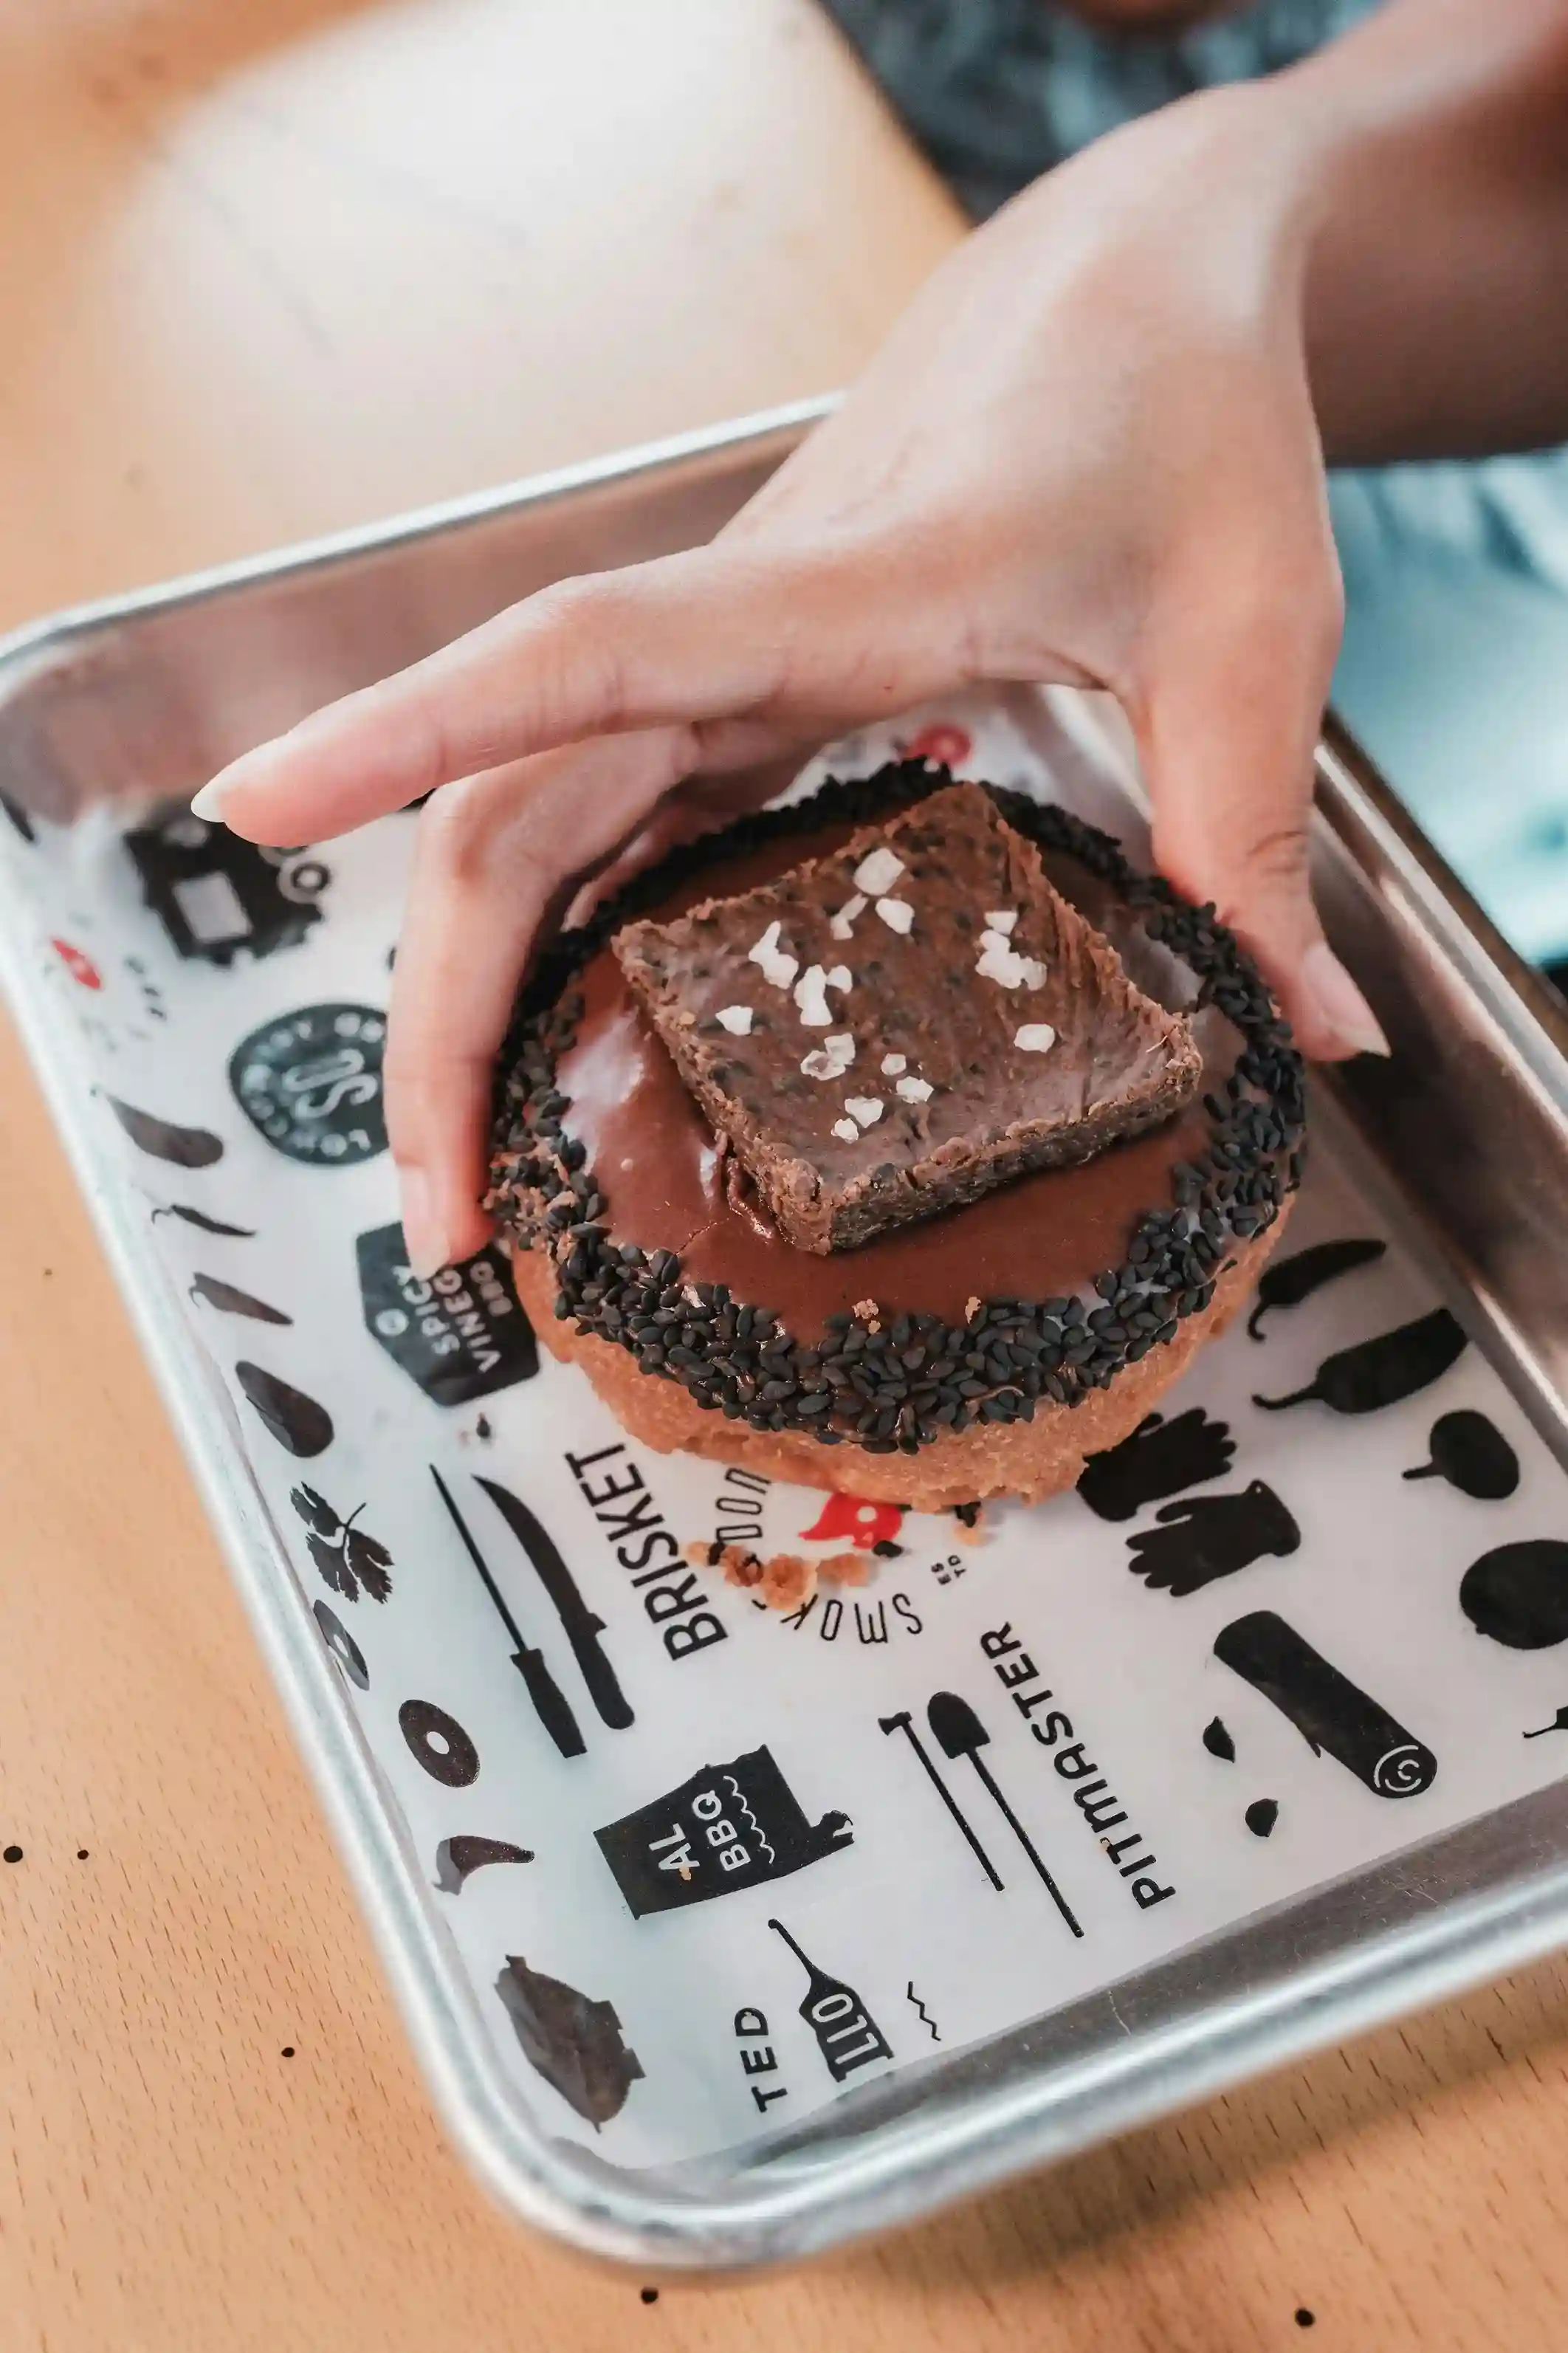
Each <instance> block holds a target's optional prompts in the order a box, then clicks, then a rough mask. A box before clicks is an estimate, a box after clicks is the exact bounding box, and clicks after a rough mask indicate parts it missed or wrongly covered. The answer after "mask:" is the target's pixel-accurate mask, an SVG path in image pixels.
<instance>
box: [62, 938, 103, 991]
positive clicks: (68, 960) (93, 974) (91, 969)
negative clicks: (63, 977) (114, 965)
mask: <svg viewBox="0 0 1568 2353" xmlns="http://www.w3.org/2000/svg"><path fill="white" fill-rule="evenodd" d="M49 945H50V947H52V948H53V950H54V952H55V954H56V955H58V958H59V960H60V962H61V963H62V964H63V965H64V966H65V968H66V970H67V971H68V973H69V975H70V976H71V978H72V979H73V980H74V981H75V982H76V983H77V984H78V986H79V987H81V988H101V987H103V976H102V974H101V973H100V971H99V969H98V966H97V965H95V964H94V962H93V960H92V958H91V957H90V956H89V955H83V954H82V952H81V950H80V948H73V947H72V945H71V944H70V942H69V940H51V941H50V942H49Z"/></svg>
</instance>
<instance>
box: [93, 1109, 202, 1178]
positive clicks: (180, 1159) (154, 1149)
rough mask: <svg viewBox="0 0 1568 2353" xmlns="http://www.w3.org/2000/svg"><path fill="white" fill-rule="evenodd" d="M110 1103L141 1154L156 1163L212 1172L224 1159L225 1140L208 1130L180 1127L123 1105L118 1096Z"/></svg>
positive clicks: (170, 1121) (149, 1113)
mask: <svg viewBox="0 0 1568 2353" xmlns="http://www.w3.org/2000/svg"><path fill="white" fill-rule="evenodd" d="M107 1101H108V1103H109V1108H110V1111H111V1112H112V1113H114V1116H115V1118H116V1119H117V1120H118V1121H119V1122H120V1124H121V1127H122V1128H123V1129H124V1130H125V1133H126V1134H127V1135H128V1136H129V1137H130V1138H131V1141H132V1144H133V1145H135V1146H136V1149H137V1150H138V1152H146V1153H150V1154H151V1155H152V1156H153V1159H154V1160H172V1161H173V1162H174V1166H175V1167H176V1168H210V1167H211V1166H212V1165H213V1162H214V1161H215V1160H221V1159H222V1158H223V1138H222V1137H221V1136H219V1135H211V1134H208V1133H207V1130H206V1129H205V1127H176V1126H175V1125H174V1122H173V1121H172V1120H167V1119H160V1118H158V1116H157V1114H156V1113H153V1112H150V1111H138V1109H137V1108H136V1105H135V1104H134V1103H121V1100H120V1097H119V1096H118V1095H110V1096H109V1097H108V1098H107Z"/></svg>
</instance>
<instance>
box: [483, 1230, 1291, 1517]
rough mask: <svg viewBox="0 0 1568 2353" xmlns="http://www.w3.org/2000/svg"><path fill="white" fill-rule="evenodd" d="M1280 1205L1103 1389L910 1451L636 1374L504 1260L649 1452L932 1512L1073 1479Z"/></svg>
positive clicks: (1229, 1283) (1192, 1348)
mask: <svg viewBox="0 0 1568 2353" xmlns="http://www.w3.org/2000/svg"><path fill="white" fill-rule="evenodd" d="M1289 1209H1290V1204H1289V1201H1287V1202H1286V1203H1285V1205H1284V1208H1282V1209H1281V1211H1280V1213H1279V1217H1278V1218H1277V1219H1275V1221H1274V1223H1273V1225H1272V1226H1270V1228H1269V1229H1268V1232H1267V1233H1265V1234H1259V1235H1258V1237H1257V1238H1256V1239H1255V1240H1252V1241H1244V1242H1237V1244H1236V1246H1235V1263H1234V1265H1233V1266H1232V1267H1231V1268H1230V1270H1229V1271H1228V1272H1226V1273H1224V1274H1222V1275H1221V1276H1220V1278H1219V1280H1218V1282H1216V1283H1215V1293H1214V1297H1213V1299H1212V1300H1211V1301H1210V1303H1209V1304H1208V1306H1207V1307H1206V1308H1205V1311H1204V1313H1203V1314H1201V1315H1189V1316H1187V1317H1186V1318H1185V1319H1184V1322H1183V1323H1182V1324H1181V1325H1180V1327H1179V1329H1178V1330H1177V1333H1176V1335H1175V1337H1174V1339H1173V1340H1169V1341H1167V1342H1166V1343H1165V1344H1164V1345H1163V1347H1157V1348H1151V1350H1150V1351H1149V1354H1148V1355H1147V1356H1142V1357H1141V1358H1140V1359H1139V1361H1138V1362H1137V1364H1135V1365H1127V1366H1124V1367H1123V1368H1122V1370H1121V1372H1120V1373H1118V1374H1117V1376H1116V1377H1115V1379H1114V1380H1113V1381H1112V1382H1111V1384H1110V1388H1104V1389H1092V1390H1091V1391H1090V1392H1089V1396H1088V1397H1086V1398H1084V1399H1083V1401H1082V1403H1081V1404H1079V1405H1076V1406H1065V1405H1053V1404H1052V1403H1051V1402H1050V1401H1049V1399H1047V1398H1042V1399H1041V1400H1040V1402H1039V1403H1038V1404H1037V1406H1036V1408H1035V1418H1034V1419H1033V1421H1013V1422H1002V1421H982V1422H975V1423H973V1424H972V1425H971V1427H970V1428H969V1429H968V1430H943V1431H942V1433H941V1435H940V1436H939V1437H937V1438H935V1439H933V1440H931V1444H930V1445H929V1446H922V1447H921V1450H920V1452H919V1453H918V1454H868V1453H867V1451H866V1450H865V1448H864V1447H862V1446H857V1445H855V1444H854V1443H853V1442H852V1441H849V1440H847V1441H846V1442H845V1443H844V1444H843V1445H842V1446H823V1445H821V1444H820V1443H819V1442H818V1441H817V1440H816V1439H811V1438H804V1437H797V1436H796V1435H795V1433H794V1432H793V1431H788V1430H752V1428H751V1426H750V1424H749V1423H747V1422H743V1421H728V1420H726V1419H725V1418H724V1416H723V1415H722V1414H721V1413H716V1412H714V1411H713V1410H712V1409H710V1407H707V1406H700V1405H699V1404H698V1403H697V1401H696V1399H695V1398H692V1397H691V1396H689V1393H688V1392H687V1391H686V1390H685V1389H684V1388H682V1387H681V1386H680V1384H679V1381H672V1380H666V1379H664V1378H663V1377H661V1376H660V1375H659V1374H658V1373H645V1372H644V1371H643V1370H642V1368H641V1366H639V1365H638V1363H637V1359H636V1357H635V1356H632V1355H631V1353H630V1352H629V1350H627V1349H626V1348H618V1347H616V1345H615V1344H614V1342H613V1341H610V1340H602V1339H600V1338H599V1336H598V1335H597V1334H596V1333H592V1332H579V1331H577V1330H576V1328H575V1326H574V1325H573V1324H569V1323H564V1322H557V1320H556V1315H555V1297H556V1287H555V1271H554V1269H553V1267H552V1265H551V1263H550V1261H549V1260H548V1259H547V1258H546V1257H545V1256H544V1255H543V1253H542V1252H541V1251H538V1250H522V1249H518V1248H514V1249H513V1250H512V1269H513V1272H514V1274H515V1276H516V1280H517V1292H518V1297H519V1298H520V1299H521V1302H522V1304H523V1306H524V1307H525V1308H526V1310H527V1312H528V1314H529V1316H530V1317H531V1321H532V1324H533V1327H534V1330H535V1331H536V1332H537V1333H538V1335H539V1337H540V1339H541V1340H542V1342H543V1344H544V1345H545V1346H546V1347H547V1348H548V1349H549V1350H550V1352H551V1354H552V1356H558V1357H559V1358H560V1359H561V1361H562V1363H563V1364H568V1365H580V1366H582V1368H583V1370H584V1372H585V1373H586V1374H587V1376H588V1378H589V1380H590V1381H591V1382H592V1383H593V1385H594V1388H595V1389H596V1390H597V1392H598V1394H599V1396H600V1397H601V1398H603V1399H604V1401H605V1404H606V1405H607V1406H608V1407H609V1409H610V1411H611V1412H612V1413H613V1414H614V1415H615V1417H616V1420H617V1421H618V1422H619V1423H620V1424H621V1426H622V1427H623V1429H625V1430H626V1431H627V1432H628V1433H629V1434H630V1436H632V1437H633V1438H635V1439H637V1440H638V1441H639V1442H640V1443H641V1444H642V1445H644V1446H650V1447H652V1448H653V1450H654V1451H655V1452H656V1453H658V1454H674V1453H678V1452H685V1453H688V1454H700V1455H703V1456H706V1457H707V1459H708V1460H709V1461H714V1462H739V1463H741V1464H742V1465H743V1466H744V1467H745V1469H747V1470H748V1471H755V1472H759V1473H760V1474H761V1475H762V1476H763V1477H764V1478H768V1479H783V1480H787V1481H790V1482H793V1483H794V1484H795V1485H796V1486H801V1487H826V1488H829V1489H836V1490H837V1492H838V1493H840V1494H846V1495H858V1496H863V1497H864V1498H865V1499H866V1500H867V1501H868V1503H886V1504H903V1505H904V1507H905V1509H906V1510H908V1511H911V1512H938V1511H942V1510H943V1509H945V1507H946V1506H947V1505H948V1504H968V1503H973V1502H974V1501H975V1500H976V1499H977V1498H982V1497H984V1496H987V1495H1018V1496H1021V1497H1022V1498H1023V1499H1024V1500H1025V1501H1026V1503H1037V1502H1038V1501H1039V1500H1040V1498H1041V1497H1042V1496H1045V1495H1057V1494H1060V1493H1061V1492H1062V1491H1063V1489H1064V1488H1068V1487H1076V1486H1077V1484H1078V1482H1079V1476H1080V1474H1081V1472H1082V1470H1083V1466H1084V1462H1085V1460H1086V1458H1087V1457H1088V1456H1089V1455H1090V1454H1102V1453H1103V1452H1104V1451H1105V1450H1106V1448H1107V1447H1110V1446H1118V1445H1120V1444H1121V1440H1123V1439H1124V1438H1131V1435H1132V1432H1133V1431H1134V1430H1136V1429H1137V1427H1138V1425H1139V1423H1140V1422H1141V1421H1142V1420H1143V1419H1144V1417H1145V1416H1146V1415H1147V1414H1150V1413H1152V1411H1153V1409H1154V1408H1155V1406H1156V1405H1158V1403H1159V1401H1160V1399H1161V1398H1163V1396H1164V1394H1165V1392H1166V1390H1167V1389H1168V1388H1171V1387H1172V1386H1173V1383H1174V1382H1176V1381H1178V1380H1179V1379H1180V1378H1181V1377H1182V1375H1183V1374H1184V1372H1185V1371H1186V1369H1187V1366H1189V1365H1190V1364H1191V1363H1192V1361H1193V1358H1194V1356H1196V1354H1197V1352H1198V1350H1199V1349H1200V1348H1201V1347H1202V1346H1203V1345H1204V1343H1205V1340H1208V1339H1211V1338H1212V1337H1213V1336H1214V1335H1215V1333H1218V1332H1223V1331H1224V1330H1225V1328H1226V1324H1228V1323H1229V1322H1230V1321H1231V1318H1232V1317H1233V1316H1234V1315H1235V1314H1236V1312H1237V1308H1238V1307H1240V1306H1241V1305H1242V1304H1243V1303H1244V1301H1245V1300H1246V1299H1247V1294H1248V1293H1249V1292H1250V1291H1251V1290H1252V1288H1253V1285H1254V1284H1255V1283H1256V1282H1257V1281H1258V1276H1259V1275H1260V1274H1261V1273H1262V1271H1263V1268H1264V1266H1265V1264H1266V1262H1267V1261H1268V1257H1269V1255H1270V1253H1271V1251H1272V1250H1273V1249H1274V1246H1275V1244H1276V1243H1277V1242H1278V1240H1279V1236H1280V1234H1281V1232H1282V1231H1283V1230H1284V1226H1285V1221H1286V1219H1287V1218H1288V1216H1289Z"/></svg>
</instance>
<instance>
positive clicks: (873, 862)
mask: <svg viewBox="0 0 1568 2353" xmlns="http://www.w3.org/2000/svg"><path fill="white" fill-rule="evenodd" d="M903 871H904V861H903V860H902V859H901V858H900V856H899V855H898V852H897V851H896V850H892V849H888V847H887V846H886V844H885V843H884V845H883V846H882V848H881V849H873V850H869V851H868V853H867V855H866V856H865V857H864V858H863V859H862V860H860V863H859V865H858V867H857V868H856V869H855V887H856V889H857V890H858V891H868V892H870V894H871V896H872V898H873V899H875V898H878V897H879V896H880V894H881V892H884V891H890V890H891V889H892V887H893V884H894V883H895V882H896V881H898V879H899V877H900V874H901V873H902V872H903Z"/></svg>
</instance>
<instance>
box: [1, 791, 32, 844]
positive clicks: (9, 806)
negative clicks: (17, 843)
mask: <svg viewBox="0 0 1568 2353" xmlns="http://www.w3.org/2000/svg"><path fill="white" fill-rule="evenodd" d="M0 810H4V812H5V815H6V817H8V818H10V820H11V823H12V824H13V825H14V826H15V827H16V831H17V832H18V833H19V834H20V835H21V837H22V839H23V840H24V841H28V842H37V839H38V829H37V826H36V825H35V824H34V823H33V819H32V817H31V815H30V813H29V812H28V811H27V810H26V809H25V808H24V807H22V804H21V802H20V801H14V800H13V799H12V798H11V796H10V794H9V793H0Z"/></svg>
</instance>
